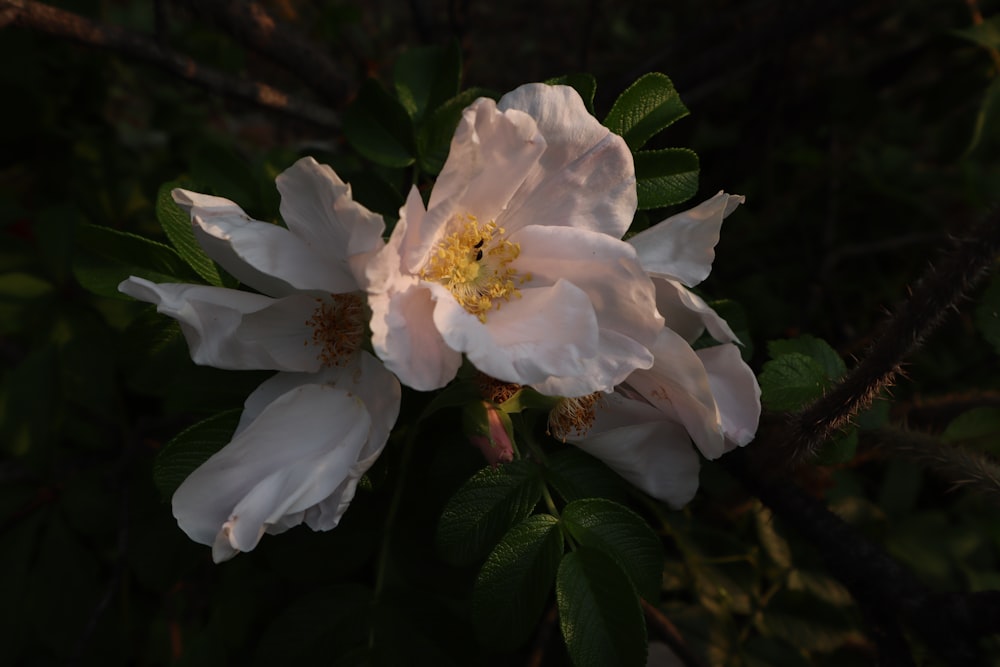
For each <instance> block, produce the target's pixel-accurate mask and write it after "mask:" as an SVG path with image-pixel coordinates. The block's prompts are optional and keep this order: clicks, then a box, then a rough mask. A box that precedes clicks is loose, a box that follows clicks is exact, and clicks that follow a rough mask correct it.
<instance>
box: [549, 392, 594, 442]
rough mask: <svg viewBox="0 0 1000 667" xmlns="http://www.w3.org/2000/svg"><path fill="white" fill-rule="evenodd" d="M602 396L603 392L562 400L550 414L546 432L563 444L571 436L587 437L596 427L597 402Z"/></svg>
mask: <svg viewBox="0 0 1000 667" xmlns="http://www.w3.org/2000/svg"><path fill="white" fill-rule="evenodd" d="M601 396H603V394H601V392H595V393H593V394H587V395H586V396H579V397H577V398H564V399H562V400H561V401H559V404H558V405H556V407H554V408H552V410H551V411H550V412H549V424H548V429H547V431H546V432H547V433H548V434H549V435H551V436H552V437H554V438H558V439H559V440H561V441H563V442H566V439H567V438H569V437H570V436H577V437H582V436H585V435H587V432H588V431H589V430H590V427H591V426H593V425H594V417H595V413H594V407H595V406H596V405H597V401H599V400H601Z"/></svg>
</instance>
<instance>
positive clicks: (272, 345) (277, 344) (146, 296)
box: [118, 276, 320, 371]
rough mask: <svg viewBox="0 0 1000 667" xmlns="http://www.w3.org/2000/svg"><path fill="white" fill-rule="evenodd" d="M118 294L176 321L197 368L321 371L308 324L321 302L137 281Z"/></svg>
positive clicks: (123, 285) (121, 287) (122, 287)
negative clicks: (131, 298) (154, 306)
mask: <svg viewBox="0 0 1000 667" xmlns="http://www.w3.org/2000/svg"><path fill="white" fill-rule="evenodd" d="M118 289H119V290H120V291H121V292H124V293H125V294H128V295H129V296H132V297H135V298H136V299H140V300H142V301H146V302H149V303H153V304H156V310H157V311H158V312H160V313H163V314H165V315H169V316H170V317H172V318H174V319H176V320H177V321H178V322H179V323H180V325H181V331H182V332H183V333H184V338H185V339H187V343H188V347H189V348H190V350H191V358H192V359H193V360H194V362H195V363H197V364H201V365H204V366H214V367H216V368H225V369H231V370H252V369H264V370H270V369H273V370H285V371H315V370H316V369H318V368H319V366H320V360H319V350H317V348H316V347H315V346H314V345H313V344H311V343H312V340H311V338H312V329H311V328H310V327H309V326H308V325H307V324H306V320H307V319H308V318H309V316H310V314H311V313H312V312H313V311H314V310H315V308H316V303H315V299H314V298H312V297H310V296H308V295H305V294H296V295H292V296H289V297H285V298H283V299H272V298H270V297H267V296H263V295H260V294H253V293H251V292H242V291H240V290H232V289H226V288H223V287H209V286H207V285H184V284H178V283H152V282H150V281H148V280H145V279H143V278H138V277H136V276H132V277H130V278H128V279H127V280H125V281H123V282H122V283H121V284H120V285H119V286H118Z"/></svg>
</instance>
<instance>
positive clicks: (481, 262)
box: [420, 214, 531, 322]
mask: <svg viewBox="0 0 1000 667" xmlns="http://www.w3.org/2000/svg"><path fill="white" fill-rule="evenodd" d="M451 226H452V228H453V229H454V231H452V232H451V233H450V234H448V235H447V236H445V237H444V238H443V239H441V241H440V242H438V244H437V247H435V248H434V249H433V250H432V251H431V255H430V258H429V259H428V260H427V263H426V264H425V265H424V268H423V269H422V270H421V272H420V277H421V278H422V279H424V280H431V281H434V282H436V283H440V284H442V285H444V286H445V287H447V288H448V291H450V292H451V293H452V295H453V296H454V297H455V300H456V301H458V303H459V305H461V306H462V307H463V308H465V310H467V311H468V312H470V313H472V314H473V315H475V316H476V317H478V318H479V321H480V322H486V314H487V313H488V312H490V311H491V310H499V309H500V306H501V305H502V304H504V303H506V302H508V301H510V300H511V298H520V296H521V290H520V289H519V287H520V286H521V285H523V284H524V283H526V282H528V281H529V280H531V274H530V273H525V274H523V275H522V274H519V273H518V272H517V270H516V269H514V268H512V267H511V266H510V264H511V262H513V261H514V260H515V259H517V257H518V255H520V253H521V246H520V245H518V244H517V243H511V242H510V241H508V240H507V239H506V238H504V236H505V234H506V232H505V230H504V229H503V227H498V226H497V223H496V222H494V221H493V220H490V221H489V222H487V223H485V224H481V223H480V222H479V220H477V219H476V217H475V216H473V215H469V214H465V215H461V216H456V217H455V218H453V219H452V222H451Z"/></svg>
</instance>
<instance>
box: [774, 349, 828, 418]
mask: <svg viewBox="0 0 1000 667" xmlns="http://www.w3.org/2000/svg"><path fill="white" fill-rule="evenodd" d="M758 379H759V380H760V392H761V397H760V400H761V402H762V403H763V404H764V407H765V408H766V409H768V410H773V411H776V412H786V411H790V410H796V409H798V408H800V407H802V406H803V405H805V404H806V403H809V402H810V401H813V400H816V399H817V398H819V397H820V396H822V395H823V391H824V390H825V389H826V388H827V386H828V384H829V380H827V376H826V371H825V370H823V367H822V366H820V365H819V362H817V361H816V360H815V359H813V358H812V357H807V356H806V355H804V354H801V353H798V352H793V353H791V354H784V355H782V356H780V357H778V358H777V359H772V360H771V361H769V362H767V363H766V364H764V370H763V372H762V373H761V374H760V377H759V378H758Z"/></svg>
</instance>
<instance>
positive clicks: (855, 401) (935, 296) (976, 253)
mask: <svg viewBox="0 0 1000 667" xmlns="http://www.w3.org/2000/svg"><path fill="white" fill-rule="evenodd" d="M998 253H1000V209H997V210H994V211H992V212H991V213H990V214H989V215H987V216H986V218H985V219H984V220H983V221H982V222H981V223H980V224H979V225H978V226H977V227H976V228H974V229H973V230H972V233H971V234H970V235H969V236H967V237H966V238H963V239H956V241H955V247H954V248H953V249H952V250H951V252H950V253H948V254H947V255H945V256H944V257H943V258H942V260H941V262H940V265H939V266H938V267H935V266H933V265H931V266H930V267H928V269H927V270H926V271H925V272H924V275H923V276H922V277H921V278H920V279H919V280H918V281H917V282H916V284H915V285H913V287H912V288H911V290H910V296H909V298H908V299H907V300H906V301H905V302H903V304H902V305H901V306H900V307H899V308H898V309H897V310H896V312H895V313H893V314H892V315H891V316H890V317H889V319H888V320H887V321H886V322H885V323H884V324H883V325H882V327H881V330H880V332H879V335H878V336H877V337H876V340H875V343H874V344H873V345H872V347H871V348H870V349H869V351H868V355H867V356H866V357H865V358H864V359H863V360H862V361H861V363H860V364H858V365H857V366H856V367H855V368H854V370H852V371H851V372H850V373H848V374H847V376H846V377H845V378H844V379H843V380H841V381H840V383H839V384H837V385H836V386H835V387H834V388H833V389H831V390H830V391H829V392H828V393H827V394H826V395H825V396H823V397H822V398H820V399H818V400H817V401H815V402H814V403H812V404H811V405H809V406H807V407H806V408H804V409H803V410H801V411H800V412H798V413H795V414H792V415H790V416H789V418H788V420H787V422H785V423H784V424H783V425H780V426H778V427H777V428H776V429H775V430H774V431H772V432H771V433H770V434H769V436H770V437H769V440H770V442H769V443H768V444H769V446H768V447H766V448H765V447H758V448H757V450H758V453H759V454H760V459H761V460H760V461H759V462H758V465H759V466H762V467H763V466H767V467H771V466H772V465H773V464H776V463H783V465H785V466H787V467H792V466H794V465H796V464H798V463H800V462H802V461H804V460H806V459H808V458H810V457H812V456H813V455H814V454H815V453H816V451H817V450H818V449H819V447H820V445H822V444H823V443H824V442H826V441H827V440H828V439H830V438H831V437H832V436H834V435H835V434H836V433H837V432H838V431H839V430H840V429H842V428H843V427H845V426H847V425H848V423H850V421H851V419H852V418H853V417H854V416H855V415H857V414H858V413H859V412H860V411H862V410H864V409H865V408H867V407H868V406H869V405H871V402H872V400H873V399H874V398H876V397H877V396H878V394H879V392H881V391H882V390H883V389H885V388H887V387H889V386H890V385H891V384H892V383H893V382H894V381H895V379H896V376H897V375H898V374H899V371H900V364H901V363H902V361H903V359H904V358H905V357H906V356H907V355H908V354H910V353H911V352H912V351H913V350H915V349H916V348H917V347H918V346H919V345H920V344H921V343H922V342H923V341H924V339H925V338H926V337H927V336H928V335H929V334H930V333H931V332H932V331H933V330H934V329H935V328H936V327H937V326H938V324H940V323H941V321H942V320H943V319H944V316H945V314H946V313H947V312H948V311H949V310H952V309H955V308H956V306H957V304H958V303H959V302H960V301H961V300H962V299H963V298H965V296H966V295H967V294H968V293H969V291H970V290H971V289H972V288H973V287H974V286H975V285H976V283H978V282H979V280H980V279H981V278H982V277H983V276H984V275H985V274H986V272H987V271H988V270H989V269H990V267H991V266H992V265H993V262H994V260H995V258H996V256H997V254H998ZM765 459H766V460H765Z"/></svg>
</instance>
